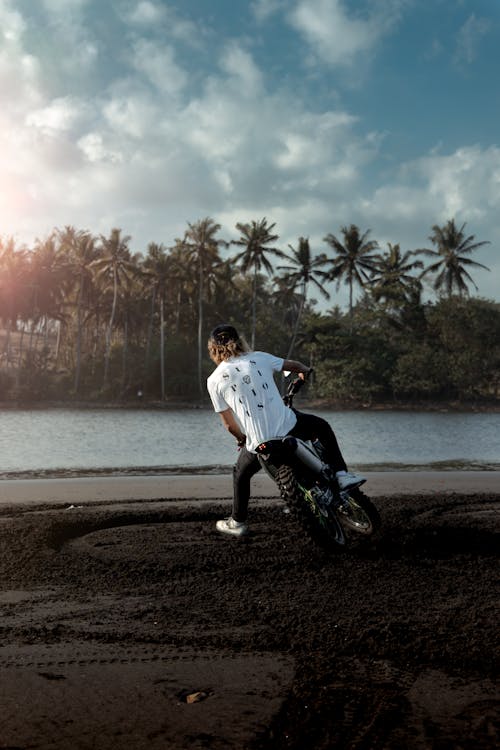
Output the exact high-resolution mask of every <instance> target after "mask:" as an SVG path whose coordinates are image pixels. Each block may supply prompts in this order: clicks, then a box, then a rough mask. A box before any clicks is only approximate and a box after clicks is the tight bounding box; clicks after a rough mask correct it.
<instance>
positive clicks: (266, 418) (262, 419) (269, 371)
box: [207, 324, 366, 536]
mask: <svg viewBox="0 0 500 750" xmlns="http://www.w3.org/2000/svg"><path fill="white" fill-rule="evenodd" d="M208 353H209V355H210V358H211V359H212V361H213V362H214V363H215V364H216V365H217V367H216V369H215V370H214V372H213V373H212V374H211V375H210V377H209V378H208V380H207V388H208V392H209V394H210V398H211V400H212V404H213V407H214V409H215V411H216V412H218V413H219V414H220V417H221V420H222V424H223V425H224V427H225V428H226V429H227V430H228V431H229V432H230V433H231V435H233V437H234V438H235V439H236V442H237V444H238V448H239V449H240V454H239V456H238V460H237V462H236V465H235V467H234V469H233V493H234V494H233V510H232V515H231V516H230V517H229V518H226V519H223V520H221V521H217V524H216V526H217V530H218V531H220V532H222V533H224V534H231V535H233V536H243V535H244V534H246V533H247V532H248V525H247V523H246V521H247V511H248V501H249V499H250V480H251V478H252V477H253V476H254V474H256V473H257V472H258V471H259V469H260V463H259V460H258V457H257V453H256V449H257V448H258V446H259V445H260V444H261V443H264V442H266V440H271V439H272V438H282V437H285V435H293V436H295V437H298V438H302V439H303V440H309V439H313V438H318V439H319V440H320V441H321V443H322V444H323V446H324V447H325V450H326V457H327V460H328V463H329V464H330V465H331V467H332V469H333V470H334V472H335V476H336V479H337V482H338V484H339V488H340V489H341V490H347V489H349V488H352V487H358V486H359V485H360V484H363V482H365V481H366V480H365V479H364V477H361V476H356V475H355V474H352V473H350V472H348V471H347V466H346V463H345V461H344V459H343V457H342V454H341V452H340V448H339V446H338V443H337V439H336V437H335V434H334V432H333V430H332V428H331V427H330V425H329V424H328V422H327V421H326V420H324V419H322V418H321V417H317V416H314V415H313V414H303V413H301V412H298V411H296V410H293V409H290V407H288V406H286V405H285V403H284V402H283V399H282V397H281V395H280V393H279V390H278V388H277V386H276V383H275V381H274V377H273V376H274V373H275V372H280V371H281V370H286V371H290V372H295V373H298V375H299V377H300V378H302V379H305V377H306V376H307V375H308V374H309V373H310V372H311V368H310V367H308V366H307V365H303V364H302V363H301V362H296V361H294V360H288V359H287V360H285V359H282V358H281V357H275V356H274V355H272V354H268V353H266V352H252V351H249V349H248V346H247V344H246V343H245V341H244V340H243V339H242V338H241V337H240V336H239V335H238V332H237V331H236V329H235V328H234V327H233V326H231V325H227V324H223V325H219V326H217V327H216V328H214V330H213V331H212V333H211V334H210V337H209V340H208Z"/></svg>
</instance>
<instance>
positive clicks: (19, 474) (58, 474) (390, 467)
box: [0, 460, 500, 483]
mask: <svg viewBox="0 0 500 750" xmlns="http://www.w3.org/2000/svg"><path fill="white" fill-rule="evenodd" d="M355 469H356V470H357V471H358V472H361V473H362V474H366V473H372V472H378V473H384V472H404V473H409V472H411V473H420V472H429V471H432V472H500V462H498V463H497V462H492V461H485V462H483V461H481V462H480V461H462V460H450V461H434V462H432V463H427V464H407V463H373V464H362V463H357V464H355ZM232 470H233V464H227V465H222V464H208V465H201V466H179V465H170V466H93V467H92V466H90V467H76V466H68V467H54V468H49V469H12V470H9V469H8V470H4V471H1V470H0V483H1V482H3V481H13V480H22V479H26V480H46V479H83V478H86V477H97V478H99V477H147V476H154V477H163V476H164V477H170V476H193V477H201V476H205V475H207V476H213V475H229V474H231V473H232ZM499 481H500V478H499Z"/></svg>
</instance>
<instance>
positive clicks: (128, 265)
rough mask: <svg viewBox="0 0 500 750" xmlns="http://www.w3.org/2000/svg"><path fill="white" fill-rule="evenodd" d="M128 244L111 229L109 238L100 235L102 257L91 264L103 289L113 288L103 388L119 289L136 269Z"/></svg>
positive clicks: (107, 370)
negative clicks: (103, 285) (101, 282)
mask: <svg viewBox="0 0 500 750" xmlns="http://www.w3.org/2000/svg"><path fill="white" fill-rule="evenodd" d="M129 242H130V237H122V236H121V229H112V230H111V233H110V235H109V237H104V236H103V235H101V245H102V251H103V256H102V257H101V258H98V259H97V260H94V261H93V263H92V268H94V270H95V271H96V276H97V278H98V279H99V280H101V281H104V284H105V287H107V286H110V285H111V286H112V288H113V302H112V305H111V313H110V317H109V322H108V326H107V329H106V350H105V355H104V377H103V387H105V386H106V385H107V382H108V373H109V359H110V354H111V336H112V333H113V324H114V320H115V315H116V305H117V301H118V293H119V289H120V286H122V285H123V284H124V283H125V282H126V281H127V280H128V279H129V278H130V276H131V275H132V274H133V273H134V272H135V271H136V269H137V266H136V264H135V263H134V261H133V259H132V256H131V254H130V250H129V248H128V243H129Z"/></svg>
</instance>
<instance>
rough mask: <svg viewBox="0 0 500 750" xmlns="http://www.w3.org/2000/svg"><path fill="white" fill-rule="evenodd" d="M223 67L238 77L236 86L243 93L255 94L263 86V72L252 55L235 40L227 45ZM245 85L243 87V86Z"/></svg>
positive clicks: (231, 74)
mask: <svg viewBox="0 0 500 750" xmlns="http://www.w3.org/2000/svg"><path fill="white" fill-rule="evenodd" d="M220 66H221V69H222V70H223V71H224V72H225V73H228V74H229V75H230V76H232V77H234V78H235V79H236V86H237V87H238V90H239V91H240V92H241V94H243V95H251V96H255V95H256V94H258V93H259V91H260V89H261V88H262V74H261V71H260V70H259V68H258V67H257V65H256V64H255V62H254V60H253V58H252V55H251V54H250V53H249V52H247V51H246V50H244V49H243V48H242V47H240V46H239V45H238V44H236V43H235V42H233V43H232V44H229V45H227V47H226V49H225V50H224V52H223V54H222V57H221V60H220ZM241 87H243V88H241Z"/></svg>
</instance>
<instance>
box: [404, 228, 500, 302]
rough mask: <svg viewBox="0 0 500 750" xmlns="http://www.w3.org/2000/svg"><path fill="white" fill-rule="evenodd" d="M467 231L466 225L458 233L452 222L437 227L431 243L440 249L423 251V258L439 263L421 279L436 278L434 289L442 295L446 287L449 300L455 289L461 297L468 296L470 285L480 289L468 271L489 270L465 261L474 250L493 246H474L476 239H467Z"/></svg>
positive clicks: (433, 265) (433, 229)
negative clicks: (434, 276)
mask: <svg viewBox="0 0 500 750" xmlns="http://www.w3.org/2000/svg"><path fill="white" fill-rule="evenodd" d="M464 229H465V223H464V224H462V226H461V227H460V229H458V228H457V227H456V226H455V220H454V219H450V220H449V221H448V222H447V223H446V224H445V225H444V226H443V227H440V226H438V225H437V224H435V225H434V226H433V227H432V234H431V235H430V237H429V239H430V241H431V242H432V244H433V245H435V246H436V247H437V250H430V249H428V248H423V249H421V250H420V251H419V252H421V253H422V254H423V255H427V256H430V257H432V258H437V259H438V260H436V262H435V263H432V264H431V265H430V266H429V267H428V268H426V269H425V271H424V272H423V274H422V276H424V275H427V274H428V273H435V274H437V275H436V278H435V279H434V283H433V288H434V289H435V290H436V291H437V292H439V291H440V290H441V289H442V288H443V287H444V289H445V290H446V294H447V296H448V297H451V295H452V294H453V290H454V289H455V288H456V289H457V291H458V294H459V295H460V296H462V295H464V294H468V293H469V290H468V288H467V283H468V282H469V283H471V284H472V285H473V286H474V287H475V288H476V289H477V286H476V284H475V283H474V281H473V280H472V278H471V276H470V275H469V273H468V272H467V270H466V267H469V268H470V267H471V266H474V267H475V268H485V269H486V270H487V271H489V270H490V269H489V268H488V267H487V266H484V265H483V264H482V263H477V262H476V261H474V260H471V259H470V258H468V257H466V256H467V255H469V254H470V253H472V252H474V250H478V249H479V248H480V247H483V246H484V245H489V244H490V243H489V242H488V241H484V242H474V239H475V237H474V235H473V234H471V235H470V236H469V237H467V236H466V235H465V232H464Z"/></svg>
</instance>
